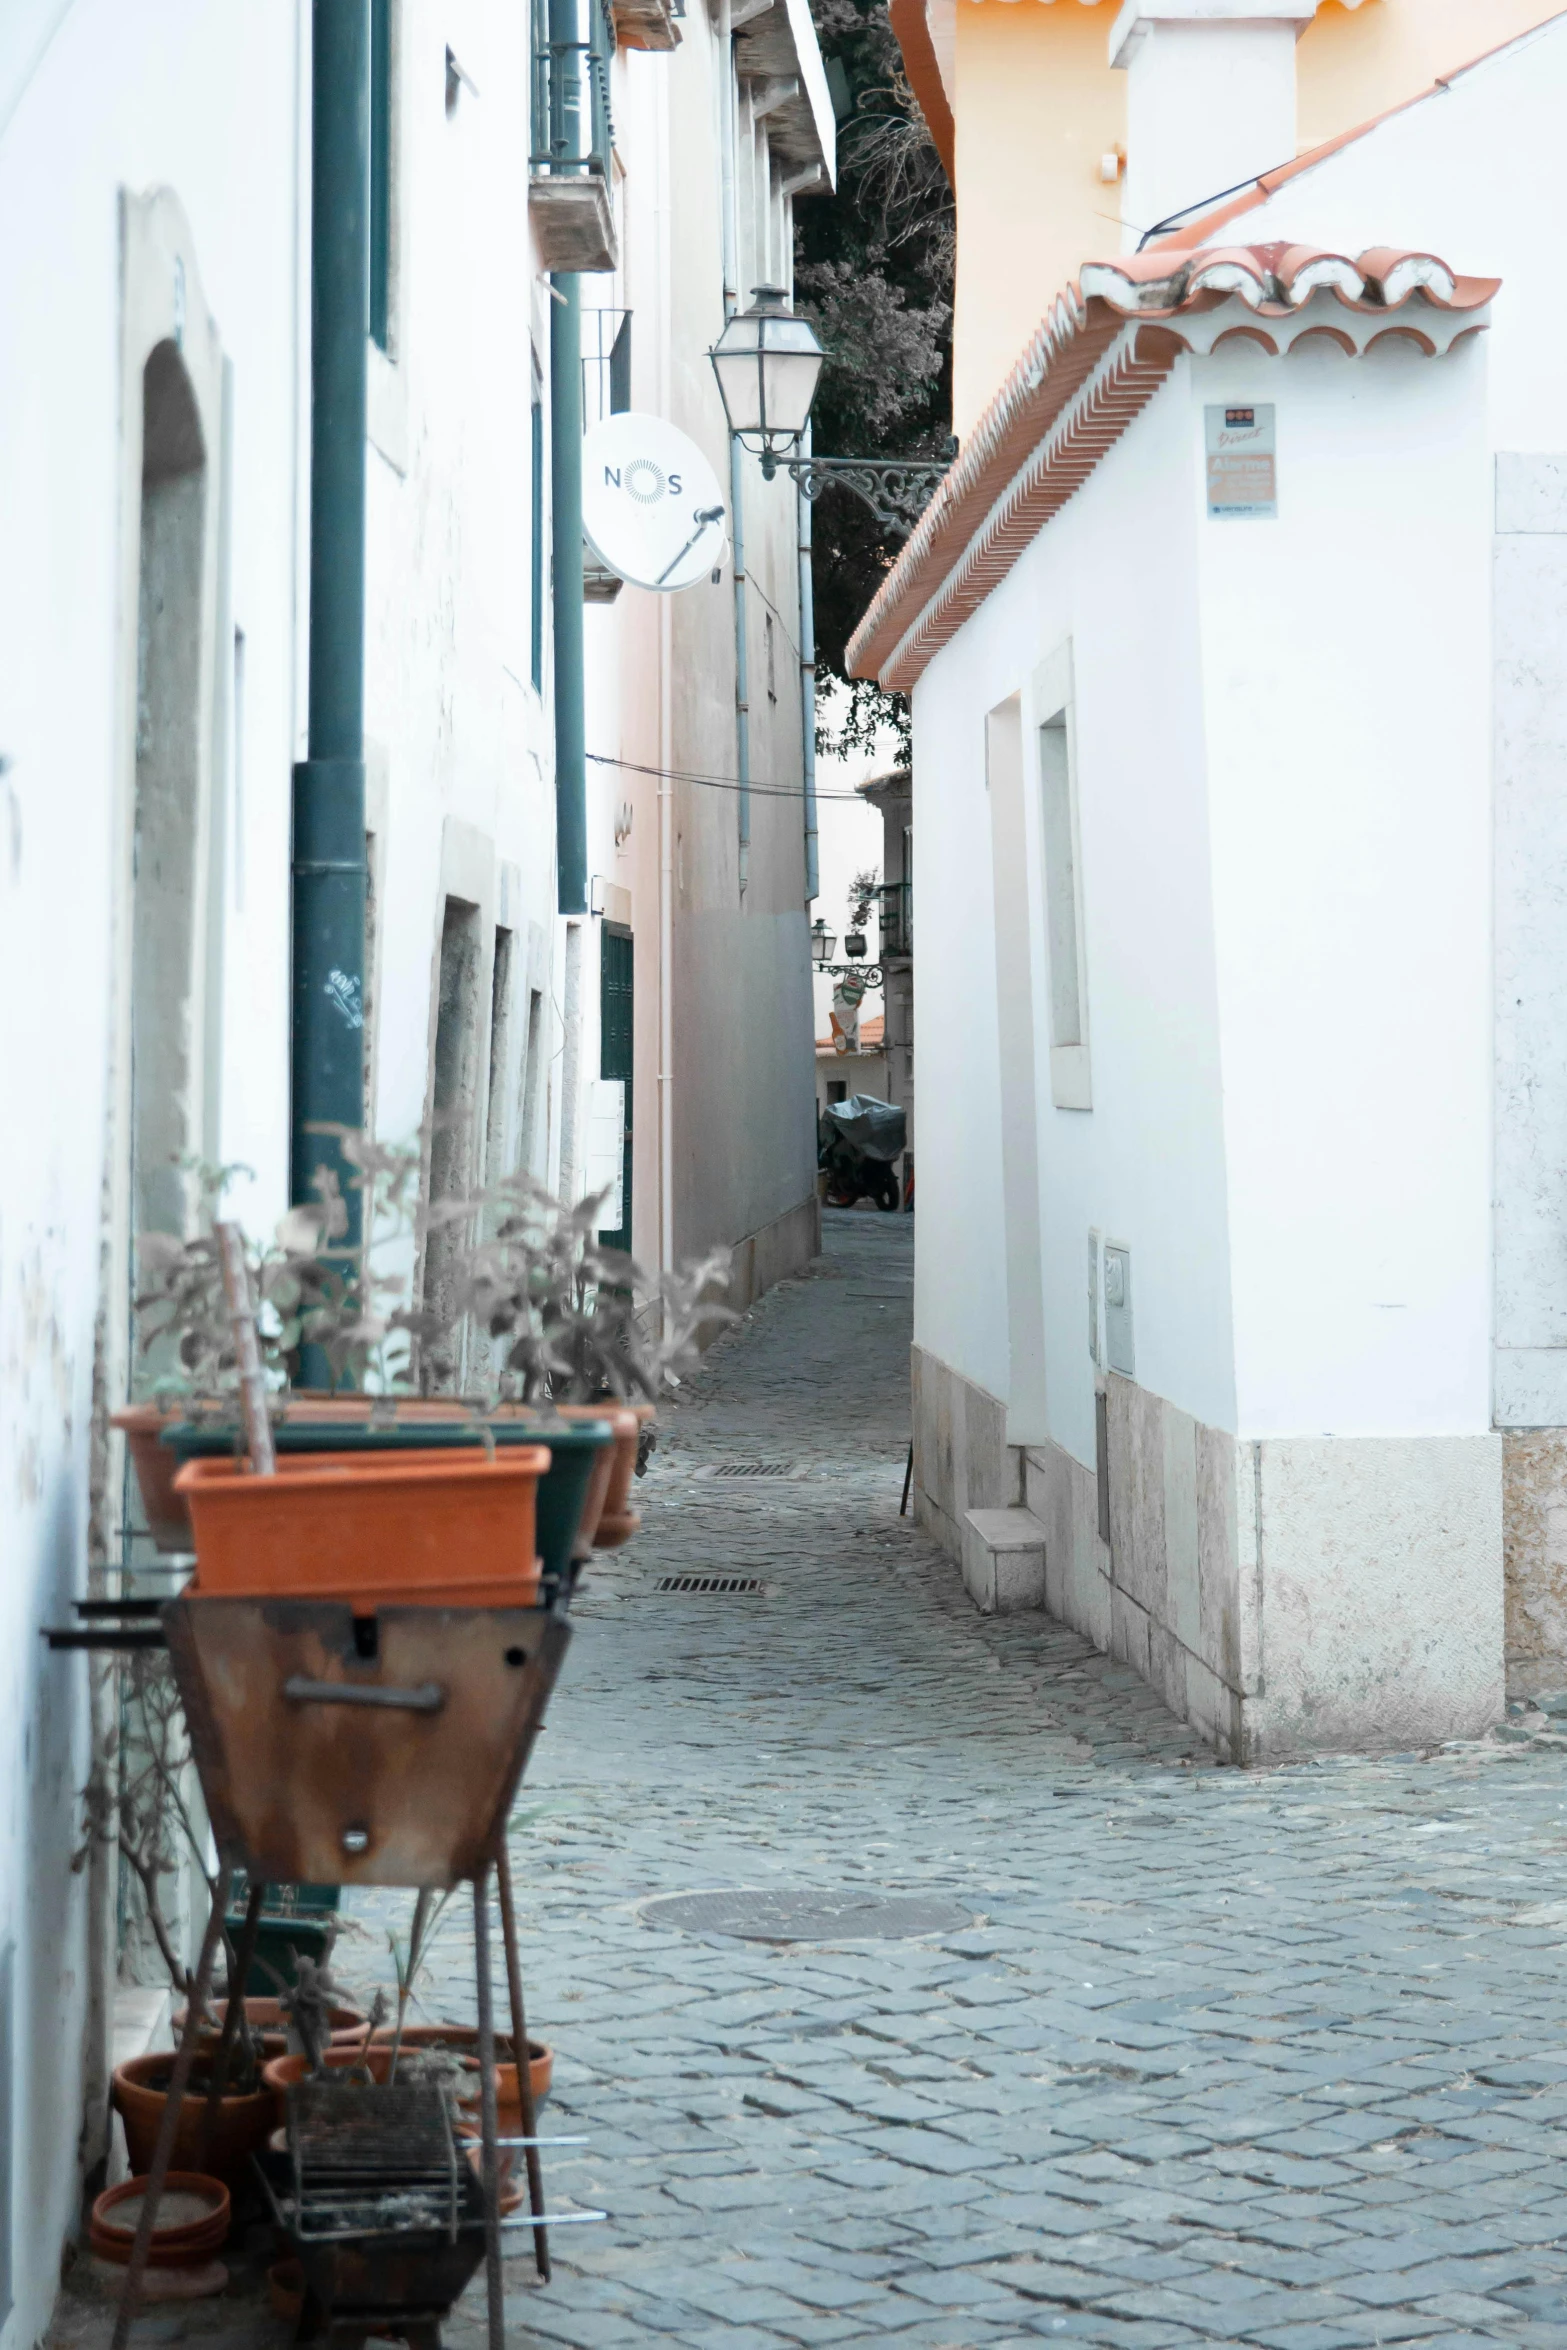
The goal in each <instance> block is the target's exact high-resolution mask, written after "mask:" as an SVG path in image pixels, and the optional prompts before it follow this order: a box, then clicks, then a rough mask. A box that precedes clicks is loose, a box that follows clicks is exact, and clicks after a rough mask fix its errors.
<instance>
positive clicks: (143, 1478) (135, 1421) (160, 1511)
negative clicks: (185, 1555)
mask: <svg viewBox="0 0 1567 2350" xmlns="http://www.w3.org/2000/svg"><path fill="white" fill-rule="evenodd" d="M183 1417H184V1407H183V1406H182V1405H176V1407H175V1408H174V1410H173V1411H171V1412H170V1411H164V1410H163V1409H162V1408H161V1406H159V1405H158V1404H155V1403H133V1404H127V1406H126V1408H125V1410H124V1411H123V1412H115V1413H114V1414H113V1415H112V1416H111V1418H110V1421H109V1425H110V1427H111V1428H118V1429H119V1430H120V1432H121V1434H122V1435H123V1436H124V1438H125V1448H126V1450H127V1451H128V1452H129V1454H130V1456H131V1465H132V1467H133V1468H134V1469H135V1471H136V1482H137V1484H138V1485H139V1486H140V1488H141V1506H142V1510H143V1512H144V1514H145V1516H146V1520H147V1530H148V1532H149V1533H150V1534H151V1536H152V1539H153V1541H154V1543H155V1544H156V1545H157V1547H158V1549H159V1550H189V1549H191V1548H192V1541H191V1531H190V1512H189V1511H188V1510H187V1509H186V1507H185V1501H184V1496H183V1495H182V1494H177V1493H176V1492H175V1490H174V1480H175V1477H176V1475H177V1474H178V1472H179V1462H178V1461H177V1460H176V1459H175V1457H174V1455H173V1453H172V1452H170V1451H169V1449H168V1447H167V1445H165V1444H162V1443H160V1442H159V1438H160V1437H161V1435H162V1433H163V1430H164V1429H165V1428H167V1427H169V1426H170V1425H171V1423H172V1422H173V1421H174V1420H176V1419H182V1418H183Z"/></svg>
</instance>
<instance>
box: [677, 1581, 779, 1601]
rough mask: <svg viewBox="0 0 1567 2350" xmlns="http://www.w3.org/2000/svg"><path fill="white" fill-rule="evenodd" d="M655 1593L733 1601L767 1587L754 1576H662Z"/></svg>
mask: <svg viewBox="0 0 1567 2350" xmlns="http://www.w3.org/2000/svg"><path fill="white" fill-rule="evenodd" d="M653 1588H654V1590H655V1591H680V1592H686V1593H691V1592H701V1593H703V1594H704V1595H705V1596H706V1597H708V1598H713V1597H718V1598H721V1599H733V1598H735V1597H737V1596H738V1595H739V1594H740V1593H743V1592H747V1591H763V1590H765V1589H766V1585H765V1584H763V1583H760V1582H758V1581H757V1578H756V1577H755V1576H754V1575H661V1576H660V1577H659V1580H658V1581H657V1582H656V1583H655V1584H654V1586H653Z"/></svg>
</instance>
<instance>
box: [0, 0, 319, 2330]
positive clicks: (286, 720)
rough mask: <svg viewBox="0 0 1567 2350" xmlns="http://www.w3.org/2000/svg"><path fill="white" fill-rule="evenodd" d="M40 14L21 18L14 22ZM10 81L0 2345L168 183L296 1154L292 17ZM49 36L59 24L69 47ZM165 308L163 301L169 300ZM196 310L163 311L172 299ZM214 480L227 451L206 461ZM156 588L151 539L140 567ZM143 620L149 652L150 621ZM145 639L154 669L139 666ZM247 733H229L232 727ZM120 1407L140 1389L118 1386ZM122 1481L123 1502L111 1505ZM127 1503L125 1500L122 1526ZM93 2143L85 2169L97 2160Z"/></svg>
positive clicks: (44, 2194)
mask: <svg viewBox="0 0 1567 2350" xmlns="http://www.w3.org/2000/svg"><path fill="white" fill-rule="evenodd" d="M24 18H25V19H26V20H27V21H25V22H24V21H23V20H24ZM10 29H11V31H12V32H13V33H15V34H18V35H30V37H29V38H27V39H26V40H25V42H24V41H21V40H20V39H19V40H18V45H17V46H16V48H15V51H14V53H13V51H12V50H11V49H10V48H8V49H7V50H6V52H5V56H4V63H5V66H6V69H7V73H8V77H9V78H8V80H7V82H6V84H5V86H4V88H3V90H0V211H3V213H4V216H5V217H6V218H7V219H8V220H10V221H11V222H13V223H18V224H19V223H22V222H25V223H26V224H27V225H26V232H25V234H14V235H10V236H7V237H6V238H5V239H3V240H0V513H3V514H4V516H5V541H6V556H5V561H4V563H3V564H0V646H3V648H4V649H3V651H0V755H3V756H4V757H5V758H6V759H7V760H8V761H9V762H10V767H9V772H8V773H7V774H6V776H5V777H4V778H3V780H0V803H3V806H0V1083H3V1086H4V1093H5V1102H6V1112H5V1118H4V1122H3V1137H0V1383H3V1384H0V1554H3V1556H4V1559H5V1562H6V1563H5V1573H4V1576H3V1579H0V1656H3V1658H4V1663H3V1665H0V1721H3V1725H4V1727H3V1730H0V1789H3V1790H4V1794H3V1799H0V1949H3V1948H4V1947H5V1946H6V1945H7V1944H10V1945H13V1946H14V1950H15V1959H14V1966H15V1979H14V1992H13V2003H12V2008H11V2013H10V2015H9V2017H8V2018H5V2019H0V2031H3V2032H4V2034H5V2041H4V2055H3V2057H0V2065H3V2067H4V2069H5V2075H6V2080H5V2088H6V2094H7V2095H8V2098H9V2131H10V2147H9V2150H6V2149H0V2170H7V2171H8V2172H9V2176H10V2179H11V2197H12V2208H11V2211H10V2213H9V2215H6V2214H4V2213H3V2212H0V2230H7V2229H8V2239H9V2250H10V2258H11V2263H12V2267H11V2283H10V2291H11V2300H12V2305H11V2308H10V2312H9V2316H8V2317H7V2318H6V2320H5V2323H4V2325H3V2328H0V2341H3V2342H4V2343H6V2344H7V2345H8V2346H9V2345H10V2344H11V2343H13V2342H14V2343H28V2342H32V2341H34V2340H36V2339H37V2338H38V2337H39V2335H40V2334H41V2332H42V2330H43V2327H44V2325H45V2322H46V2320H47V2317H48V2313H49V2308H50V2304H51V2302H52V2300H53V2297H54V2293H55V2290H56V2287H57V2284H58V2278H59V2260H60V2248H61V2242H62V2238H63V2237H64V2235H65V2233H66V2231H67V2230H68V2228H69V2227H70V2226H71V2225H72V2223H73V2220H74V2213H75V2197H76V2190H77V2185H78V2173H77V2163H78V2156H79V2152H80V2151H81V2150H80V2149H79V2147H78V2126H79V2120H80V2114H81V2099H82V2087H83V2080H84V2062H85V2059H86V2055H87V2050H86V2033H85V2022H86V2011H87V2005H88V2000H89V1992H90V1988H91V1979H92V1974H93V1963H94V1956H95V1954H94V1952H93V1951H92V1950H91V1949H90V1948H89V1944H88V1939H87V1918H86V1894H87V1888H88V1884H89V1878H88V1877H87V1876H85V1875H84V1876H73V1875H72V1874H71V1871H70V1861H71V1856H72V1853H73V1851H74V1850H75V1847H76V1843H77V1837H78V1824H79V1816H80V1815H79V1800H78V1797H79V1790H80V1787H81V1785H82V1782H83V1779H84V1777H85V1772H86V1765H87V1755H88V1747H87V1713H86V1703H85V1700H86V1692H87V1666H86V1663H85V1661H84V1660H83V1659H82V1658H80V1657H58V1658H55V1657H51V1656H49V1655H48V1653H47V1652H46V1651H45V1650H44V1648H43V1645H42V1642H41V1641H40V1639H39V1637H38V1627H39V1625H40V1623H41V1622H42V1621H45V1620H48V1621H58V1620H61V1619H62V1618H64V1617H66V1616H67V1615H68V1613H69V1602H70V1598H71V1596H72V1594H74V1593H77V1592H80V1591H81V1590H82V1589H83V1588H84V1584H85V1564H86V1558H87V1551H88V1528H87V1507H88V1495H89V1490H90V1484H91V1481H92V1480H91V1456H90V1437H91V1427H92V1418H93V1409H94V1398H93V1392H92V1383H93V1369H94V1347H95V1323H96V1319H97V1316H98V1313H99V1309H100V1306H101V1305H102V1306H105V1307H106V1309H107V1311H108V1312H109V1313H111V1314H112V1313H113V1311H114V1310H115V1301H114V1299H112V1298H110V1299H108V1300H105V1299H104V1298H103V1296H102V1293H101V1286H100V1281H101V1271H102V1267H101V1260H100V1248H101V1245H102V1242H103V1237H104V1198H105V1178H106V1169H107V1166H108V1157H109V1154H110V1153H111V1151H112V1150H113V1149H114V1148H115V1147H117V1146H116V1144H115V1143H114V1141H113V1140H112V1139H111V1136H110V1133H109V1126H108V1111H109V1103H110V1100H111V1094H112V1088H113V1083H114V1073H113V1071H112V1069H111V1065H110V1062H111V1048H110V1038H111V1034H112V1029H113V1018H114V1010H115V1004H116V1000H117V990H118V989H119V988H120V987H121V986H122V985H123V977H124V968H125V956H126V952H127V943H126V934H125V915H126V906H125V896H124V886H123V883H124V876H123V871H122V869H121V864H120V859H121V855H122V852H123V850H124V848H125V844H126V834H125V824H126V820H127V811H126V808H125V806H124V804H123V790H122V785H123V776H124V762H125V756H126V753H127V745H126V743H125V741H124V739H123V732H122V704H121V699H120V697H121V689H122V683H123V681H124V679H125V677H126V676H127V674H128V675H129V676H130V678H131V679H134V674H135V670H134V644H135V627H136V619H135V612H134V609H132V610H130V611H127V609H126V600H125V597H124V593H123V586H122V556H123V552H124V549H123V544H122V527H121V516H122V489H123V486H124V485H123V482H122V447H123V444H122V438H121V427H122V417H121V323H122V286H121V210H120V204H121V194H122V191H126V192H128V193H130V194H131V195H141V194H143V193H145V192H147V191H150V190H152V189H156V188H164V189H167V190H169V191H171V192H172V195H173V197H174V199H176V200H177V203H178V206H179V207H180V209H181V210H182V212H183V215H184V219H185V222H186V224H187V225H188V232H189V247H190V251H191V253H192V255H193V257H194V276H193V277H192V278H191V279H190V281H189V282H188V283H187V286H186V289H185V303H186V315H187V316H189V317H193V316H194V314H195V309H196V296H197V294H198V292H199V294H200V295H201V296H202V297H204V301H205V305H206V307H207V309H208V310H209V311H210V313H211V316H212V319H213V321H214V322H215V326H216V330H217V336H218V340H219V342H220V344H221V351H222V355H223V356H224V357H225V358H226V359H227V361H228V363H229V365H230V368H231V371H232V373H231V387H232V432H233V465H232V484H233V487H232V501H231V507H230V512H229V521H228V544H229V547H230V579H231V596H232V609H231V613H229V614H227V615H226V616H225V618H224V621H223V625H224V628H225V630H226V632H227V641H226V642H225V643H224V644H222V645H220V646H219V647H218V648H217V652H218V655H219V657H218V659H217V661H216V663H215V685H216V688H217V695H218V707H217V710H216V712H215V717H216V719H217V721H218V723H219V724H220V725H223V724H227V723H228V721H230V720H231V719H232V716H233V707H232V698H231V693H230V687H231V682H232V675H233V670H232V629H233V628H234V627H239V628H241V629H243V631H244V634H245V648H246V649H245V682H244V700H243V730H242V734H240V735H239V737H238V741H237V752H238V758H237V763H236V759H235V757H234V756H233V755H231V754H230V753H228V752H225V753H224V755H222V756H221V757H218V758H217V759H216V760H215V773H214V795H215V799H216V802H217V807H216V813H217V815H218V816H219V817H220V818H221V821H222V825H223V828H224V834H225V847H224V852H223V857H222V863H221V870H220V872H219V874H218V876H217V883H216V888H217V896H218V898H219V900H220V908H219V929H220V933H221V938H222V949H221V969H222V979H223V985H222V991H221V992H222V997H223V1001H224V1004H225V1006H226V1012H225V1017H224V1020H223V1024H222V1030H221V1036H220V1037H219V1039H218V1040H217V1047H216V1056H215V1057H216V1064H217V1067H216V1074H217V1079H218V1084H217V1092H218V1097H219V1098H218V1101H217V1102H216V1104H212V1105H209V1106H210V1107H211V1109H212V1112H213V1119H214V1123H213V1127H212V1130H211V1139H212V1140H213V1141H214V1142H215V1144H216V1146H217V1148H218V1149H219V1150H220V1151H221V1152H222V1153H223V1154H225V1155H227V1156H230V1157H241V1158H244V1159H246V1160H248V1161H249V1162H250V1163H251V1164H252V1165H253V1166H254V1168H255V1169H256V1177H257V1184H256V1191H255V1193H254V1195H253V1204H257V1205H259V1206H260V1207H261V1208H262V1209H263V1210H264V1211H266V1212H273V1211H274V1210H275V1208H276V1207H277V1206H278V1205H280V1204H281V1202H282V1197H283V1186H284V1180H285V1175H284V1170H285V1166H286V1153H287V1117H286V1111H287V1037H288V984H287V980H288V966H287V956H288V918H287V916H288V833H289V770H290V763H291V760H292V759H293V757H294V755H295V752H296V748H297V745H298V733H297V728H296V714H297V708H298V703H297V696H296V686H297V683H298V678H299V670H298V664H297V657H296V624H297V620H298V616H299V599H298V595H297V580H298V573H297V568H296V557H297V553H298V544H297V540H296V534H295V486H296V485H295V475H294V466H295V460H296V452H297V428H298V423H299V409H298V404H297V398H296V386H297V383H298V372H297V371H298V365H299V360H300V352H301V343H300V332H301V325H302V312H301V301H302V297H303V286H302V281H301V277H300V274H299V267H298V242H297V240H298V231H299V215H298V208H297V204H296V191H297V186H298V174H299V171H300V168H301V157H300V149H299V145H298V140H297V124H298V111H297V110H298V103H299V93H300V72H301V50H300V41H301V27H300V20H299V15H298V11H297V10H296V8H295V7H294V6H292V5H288V4H287V0H280V4H279V5H277V6H273V7H268V8H266V9H257V8H225V9H216V10H215V9H212V8H210V7H206V6H203V5H200V0H156V4H154V0H76V5H75V6H74V7H73V8H70V9H68V10H62V9H59V8H53V9H51V10H49V11H47V18H46V12H44V11H43V10H40V9H32V10H30V11H28V10H24V11H23V12H22V14H21V16H18V17H16V18H15V19H13V22H12V25H11V28H10ZM51 30H52V38H46V36H47V35H48V34H49V33H50V32H51ZM165 294H166V296H167V297H168V298H169V299H170V300H171V304H172V294H173V289H172V287H170V288H167V289H165ZM172 314H173V313H172V307H171V316H172ZM209 457H210V459H211V463H210V465H209V480H210V482H211V484H212V486H213V489H214V492H215V491H216V487H217V481H218V476H219V472H220V465H219V462H218V460H219V457H220V451H219V450H217V449H212V450H210V451H209ZM132 577H133V578H134V553H133V560H132ZM127 631H129V632H130V633H129V638H128V639H127V634H126V632H127ZM127 655H128V656H129V660H130V668H129V671H128V672H127V670H126V667H125V663H126V659H127ZM227 739H228V741H229V743H230V744H233V743H234V736H233V734H232V732H231V733H230V735H229V736H228V738H227ZM113 1400H115V1401H118V1400H119V1399H118V1398H117V1397H116V1398H114V1399H113ZM111 1498H112V1496H111ZM112 1514H113V1515H115V1516H117V1514H118V1513H117V1511H114V1512H113V1513H112ZM92 2151H93V2150H92V2148H91V2146H89V2147H88V2148H87V2152H88V2155H89V2158H90V2156H91V2153H92Z"/></svg>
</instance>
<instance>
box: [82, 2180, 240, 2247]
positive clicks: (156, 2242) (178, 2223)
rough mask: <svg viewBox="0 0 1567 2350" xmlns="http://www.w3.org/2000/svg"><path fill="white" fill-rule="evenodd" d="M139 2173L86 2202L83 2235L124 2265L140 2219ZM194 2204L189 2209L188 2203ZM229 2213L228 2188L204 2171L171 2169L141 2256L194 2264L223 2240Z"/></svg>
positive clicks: (142, 2185) (142, 2186)
mask: <svg viewBox="0 0 1567 2350" xmlns="http://www.w3.org/2000/svg"><path fill="white" fill-rule="evenodd" d="M146 2183H147V2182H146V2180H145V2178H134V2179H125V2180H122V2182H121V2184H120V2185H119V2186H118V2187H108V2188H105V2190H104V2192H103V2193H102V2194H101V2195H100V2196H99V2197H98V2199H97V2201H96V2202H95V2203H94V2205H93V2207H92V2217H91V2220H90V2221H89V2223H88V2230H87V2233H88V2240H89V2242H90V2243H91V2245H92V2248H93V2250H94V2252H96V2253H97V2255H98V2257H99V2259H100V2260H112V2261H114V2262H116V2263H117V2264H118V2265H119V2266H120V2267H121V2268H124V2267H126V2266H127V2265H128V2264H129V2261H130V2257H131V2246H132V2243H133V2242H134V2241H135V2236H136V2227H137V2222H138V2221H139V2220H140V2218H141V2203H142V2196H143V2194H144V2192H145V2189H146ZM192 2207H195V2208H192ZM231 2216H232V2212H231V2207H230V2203H229V2191H228V2189H227V2187H225V2186H224V2184H223V2181H222V2180H221V2179H216V2178H211V2177H209V2176H208V2175H207V2174H206V2173H205V2172H204V2171H181V2170H171V2171H170V2172H169V2175H168V2177H167V2178H166V2179H165V2181H164V2183H163V2198H162V2201H161V2202H160V2203H159V2206H158V2217H157V2222H156V2224H155V2226H154V2228H153V2231H152V2244H151V2248H150V2249H149V2251H148V2254H147V2258H148V2261H149V2263H150V2264H151V2266H152V2267H153V2268H195V2267H198V2266H200V2265H201V2264H202V2263H204V2262H206V2261H208V2260H210V2259H211V2257H212V2255H213V2253H214V2252H216V2251H217V2250H218V2248H219V2246H220V2245H221V2244H222V2243H223V2242H224V2240H225V2239H226V2237H227V2235H228V2232H229V2221H230V2218H231Z"/></svg>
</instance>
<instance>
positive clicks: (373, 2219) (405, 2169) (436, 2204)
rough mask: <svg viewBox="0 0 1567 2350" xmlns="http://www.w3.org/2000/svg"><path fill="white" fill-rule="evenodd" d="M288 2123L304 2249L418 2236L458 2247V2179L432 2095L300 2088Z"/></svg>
mask: <svg viewBox="0 0 1567 2350" xmlns="http://www.w3.org/2000/svg"><path fill="white" fill-rule="evenodd" d="M289 2125H290V2130H289V2134H290V2140H291V2151H292V2154H293V2158H294V2226H295V2229H296V2232H297V2233H298V2236H299V2238H300V2241H301V2242H302V2243H304V2242H319V2241H321V2240H323V2239H325V2238H331V2237H339V2236H346V2235H366V2234H368V2235H382V2234H388V2233H398V2232H406V2231H409V2230H417V2229H426V2230H429V2229H439V2230H441V2231H443V2232H444V2233H445V2234H446V2235H447V2236H448V2237H449V2238H450V2239H451V2240H452V2241H455V2240H456V2234H457V2223H458V2218H459V2215H460V2211H461V2206H462V2202H463V2194H462V2189H463V2185H464V2183H465V2182H464V2181H463V2179H462V2178H461V2176H460V2174H459V2168H458V2162H457V2150H456V2147H455V2145H454V2143H453V2139H452V2129H451V2120H450V2117H449V2115H448V2113H447V2111H446V2102H445V2099H444V2098H443V2096H442V2094H441V2092H440V2090H439V2089H438V2088H434V2087H429V2088H426V2087H412V2088H404V2087H402V2086H401V2085H399V2086H397V2087H395V2088H371V2087H362V2086H360V2084H359V2083H357V2082H348V2081H310V2080H305V2081H300V2082H299V2083H297V2084H296V2085H295V2087H294V2088H293V2089H292V2090H291V2091H290V2093H289Z"/></svg>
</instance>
